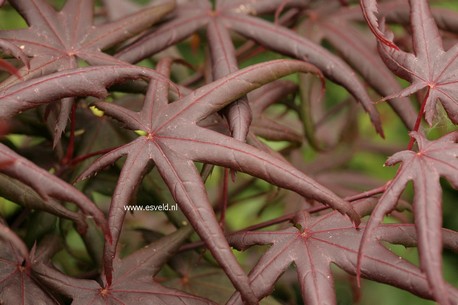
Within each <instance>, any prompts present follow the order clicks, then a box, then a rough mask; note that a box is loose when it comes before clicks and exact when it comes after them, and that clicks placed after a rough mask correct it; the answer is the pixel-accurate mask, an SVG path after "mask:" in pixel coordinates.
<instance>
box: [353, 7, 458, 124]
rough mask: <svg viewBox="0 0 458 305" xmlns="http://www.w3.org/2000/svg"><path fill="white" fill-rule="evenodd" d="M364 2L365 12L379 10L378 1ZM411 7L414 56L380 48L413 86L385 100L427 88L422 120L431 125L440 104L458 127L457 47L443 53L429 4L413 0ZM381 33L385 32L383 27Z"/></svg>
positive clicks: (457, 45)
mask: <svg viewBox="0 0 458 305" xmlns="http://www.w3.org/2000/svg"><path fill="white" fill-rule="evenodd" d="M361 1H362V3H363V6H362V7H363V9H372V10H374V9H375V8H376V0H361ZM409 3H410V22H411V27H412V30H413V32H412V40H413V50H414V54H412V53H407V52H404V51H402V50H400V49H395V48H392V47H388V46H386V44H384V43H380V44H379V50H380V52H381V55H382V58H383V59H384V60H385V62H386V64H387V66H388V67H389V68H390V69H391V70H392V71H393V72H394V73H396V74H397V75H398V76H400V77H402V78H404V79H406V80H408V81H409V82H411V85H410V86H409V87H407V88H405V89H403V90H402V91H400V92H398V93H396V94H392V95H390V96H387V97H385V99H391V98H394V97H404V96H408V95H411V94H413V93H415V92H417V91H419V90H421V89H423V88H427V93H426V96H425V97H424V100H423V101H422V107H421V109H420V113H419V117H422V116H423V115H424V116H425V119H426V121H427V122H428V123H429V124H430V125H431V124H432V122H433V120H434V117H435V116H436V113H437V108H436V106H437V105H436V104H437V102H438V101H440V103H441V104H442V106H443V107H444V109H445V111H446V112H447V114H448V116H449V118H450V119H451V120H452V122H453V123H455V124H458V85H457V84H458V77H457V75H456V70H457V69H458V44H455V45H454V46H453V47H452V48H450V49H449V50H448V51H445V50H444V48H443V45H442V39H441V36H440V33H439V30H438V28H437V25H436V23H435V21H434V18H433V16H432V14H431V10H430V8H429V3H428V1H427V0H415V1H413V0H411V1H409ZM367 14H373V13H371V12H367ZM368 22H371V23H372V25H371V28H376V27H377V24H375V23H374V22H375V19H374V18H371V19H368ZM381 29H382V30H383V29H384V25H383V24H381ZM380 32H381V31H380ZM377 35H379V33H378V34H377ZM392 37H393V34H392V33H389V34H384V35H383V36H382V38H386V39H387V40H389V41H392ZM377 38H378V39H380V38H379V37H378V36H377Z"/></svg>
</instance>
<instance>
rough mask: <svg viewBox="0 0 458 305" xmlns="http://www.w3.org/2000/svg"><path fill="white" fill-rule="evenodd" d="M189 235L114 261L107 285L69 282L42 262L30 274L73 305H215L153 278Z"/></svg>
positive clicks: (177, 235)
mask: <svg viewBox="0 0 458 305" xmlns="http://www.w3.org/2000/svg"><path fill="white" fill-rule="evenodd" d="M191 232H192V230H190V228H189V227H187V228H182V229H180V230H178V231H176V232H174V233H172V234H170V235H167V236H166V237H164V238H161V239H160V240H158V241H156V242H153V243H151V244H149V245H147V246H146V247H144V248H142V249H140V250H137V251H136V252H134V253H133V254H131V255H129V256H127V257H126V258H124V259H119V258H116V259H115V269H116V272H115V273H114V277H113V281H112V282H111V283H110V284H108V283H106V282H103V283H99V282H98V281H95V280H86V279H77V278H72V277H70V276H68V275H65V274H63V273H61V272H59V271H57V270H56V269H54V268H53V267H50V266H48V265H46V264H44V263H43V262H41V261H37V262H35V263H34V266H33V274H34V276H36V277H37V278H38V279H39V280H40V283H42V284H43V285H45V286H46V287H48V288H52V289H53V291H54V292H58V293H60V294H62V295H65V296H66V297H69V298H71V299H72V305H88V304H91V305H115V304H136V305H150V304H190V305H215V303H213V302H212V301H209V300H207V299H204V298H201V297H197V296H193V295H190V294H187V293H184V292H182V291H179V290H174V289H170V288H166V287H164V286H162V285H161V284H160V283H159V282H157V281H155V280H154V278H153V276H154V275H156V273H157V272H159V270H160V269H161V267H162V266H163V265H164V264H165V263H166V262H167V260H168V259H169V258H170V257H171V256H173V255H174V253H175V251H176V250H177V249H178V247H179V246H180V245H181V244H182V243H183V242H184V241H185V240H186V238H187V237H188V236H189V234H190V233H191Z"/></svg>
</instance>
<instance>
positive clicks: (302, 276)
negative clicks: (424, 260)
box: [227, 199, 458, 305]
mask: <svg viewBox="0 0 458 305" xmlns="http://www.w3.org/2000/svg"><path fill="white" fill-rule="evenodd" d="M373 205H374V200H372V199H370V200H363V201H360V202H357V203H355V209H356V210H357V211H358V212H359V213H360V215H361V216H364V215H366V214H368V213H369V212H370V211H371V209H372V207H373ZM363 232H364V225H361V226H360V228H359V229H355V228H354V227H353V226H351V225H348V222H347V221H346V220H345V218H344V217H342V215H340V214H339V213H336V212H335V211H333V212H331V213H328V214H325V215H323V216H315V217H312V216H310V215H308V214H307V213H305V212H299V213H298V214H297V215H296V218H295V219H294V226H291V227H289V228H287V229H284V230H280V231H259V232H254V231H252V232H241V233H236V234H233V235H232V236H230V237H229V242H230V243H231V245H233V246H234V247H235V248H237V249H240V250H244V249H247V248H248V247H250V246H252V245H271V247H270V249H269V250H267V252H266V253H265V254H264V255H263V256H262V257H261V258H260V260H259V261H258V262H257V264H256V266H255V267H254V268H253V269H252V270H251V272H250V274H249V278H250V282H251V285H252V287H253V290H254V291H255V293H256V295H257V296H258V297H259V298H262V297H265V296H267V295H269V294H270V293H271V292H272V290H273V289H274V285H275V283H276V281H277V280H278V278H279V277H280V275H281V274H282V273H283V272H284V271H285V270H286V269H287V268H288V266H289V265H291V264H292V263H294V265H295V267H296V269H297V274H298V281H299V284H300V287H301V293H302V297H303V301H304V304H307V305H335V304H337V300H336V295H335V288H334V280H333V273H332V271H331V264H335V265H337V266H338V267H339V268H341V269H343V270H345V271H346V272H347V273H349V274H351V275H354V274H355V272H356V268H355V266H356V262H357V257H358V248H359V244H360V241H361V237H362V236H363ZM444 234H452V236H456V233H455V232H453V233H452V232H450V231H448V232H447V233H444ZM373 235H374V240H373V241H371V242H370V244H368V247H367V251H366V252H365V253H364V263H363V264H362V265H361V275H362V276H363V277H365V278H368V279H371V280H375V281H379V282H382V283H386V284H390V285H393V286H396V287H399V288H402V289H404V290H408V291H410V292H412V293H414V294H417V295H419V296H421V297H423V298H429V299H432V298H434V297H435V296H434V295H433V294H432V293H431V292H430V290H429V289H428V282H427V280H426V278H425V276H424V274H423V273H422V271H421V270H420V269H419V268H418V267H416V266H414V265H413V264H411V263H409V262H408V261H406V260H404V259H402V258H401V257H399V256H398V255H396V254H394V253H393V252H391V251H389V250H388V249H387V248H386V247H385V246H384V245H383V243H382V242H389V243H395V244H403V245H406V246H415V245H416V236H415V229H414V226H413V225H412V224H391V225H383V226H380V227H378V228H377V229H376V230H374V231H373ZM447 242H448V241H447ZM450 246H451V247H454V248H455V249H456V243H454V242H453V238H452V239H451V242H450ZM406 274H408V277H406V276H405V275H406ZM446 289H447V292H449V298H450V300H456V298H457V296H458V291H457V289H456V288H453V287H452V286H446ZM227 304H231V305H233V304H243V303H242V302H241V300H240V295H239V294H238V293H235V294H234V295H233V296H232V298H231V299H230V300H229V302H228V303H227Z"/></svg>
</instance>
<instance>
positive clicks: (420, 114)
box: [407, 87, 431, 150]
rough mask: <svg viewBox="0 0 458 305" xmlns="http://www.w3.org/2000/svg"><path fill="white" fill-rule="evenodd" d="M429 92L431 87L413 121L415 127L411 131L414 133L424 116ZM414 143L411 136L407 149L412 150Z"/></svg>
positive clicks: (429, 88)
mask: <svg viewBox="0 0 458 305" xmlns="http://www.w3.org/2000/svg"><path fill="white" fill-rule="evenodd" d="M430 90H431V87H428V91H426V94H425V97H424V98H423V101H422V103H421V106H420V111H419V112H418V116H417V120H416V121H415V126H414V129H413V131H415V132H417V131H418V130H419V129H420V124H421V119H422V118H423V115H424V114H425V107H426V101H427V100H428V97H429V91H430ZM414 143H415V138H414V137H412V136H411V137H410V141H409V145H408V146H407V149H408V150H412V147H413V144H414Z"/></svg>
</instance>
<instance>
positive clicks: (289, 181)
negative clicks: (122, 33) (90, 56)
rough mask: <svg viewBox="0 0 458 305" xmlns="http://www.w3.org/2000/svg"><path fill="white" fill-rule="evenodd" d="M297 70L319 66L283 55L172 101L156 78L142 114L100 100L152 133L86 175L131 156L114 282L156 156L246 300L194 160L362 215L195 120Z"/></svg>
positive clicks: (121, 200) (118, 195)
mask: <svg viewBox="0 0 458 305" xmlns="http://www.w3.org/2000/svg"><path fill="white" fill-rule="evenodd" d="M169 64H170V63H168V62H167V61H166V60H164V61H162V62H161V64H160V65H159V67H158V69H159V71H163V73H164V75H167V74H168V71H169V70H168V69H169V68H168V65H169ZM297 71H301V72H308V71H312V72H315V73H318V72H319V71H317V70H316V68H315V67H313V66H311V65H309V64H307V63H304V62H300V61H287V60H278V61H273V62H266V63H263V64H259V65H256V66H251V67H249V68H246V69H244V70H240V71H238V72H235V73H232V74H230V75H229V76H227V77H224V78H221V79H219V80H217V81H215V82H213V83H211V84H209V85H206V86H204V87H201V88H199V89H197V90H196V91H193V92H192V93H190V94H188V95H187V96H185V97H183V98H182V99H180V100H178V101H175V102H173V103H171V104H169V103H168V99H167V96H168V85H167V83H164V82H162V81H152V82H151V84H150V87H149V89H148V93H147V95H146V97H145V102H144V105H143V109H142V110H141V111H140V112H133V111H130V110H128V109H126V108H123V107H120V106H117V105H114V104H110V103H103V102H97V103H95V105H96V107H97V108H99V109H100V110H102V111H104V112H105V114H106V115H109V116H111V117H113V118H115V119H116V120H118V121H120V122H122V123H123V125H124V126H125V127H126V128H128V129H132V130H143V131H144V132H145V134H146V135H145V136H142V137H139V138H138V139H136V140H134V141H133V142H130V143H128V144H126V145H124V146H122V147H119V148H117V149H115V150H113V151H112V152H110V153H109V154H107V155H105V156H103V157H101V158H100V159H98V160H97V161H96V162H95V163H94V164H93V165H92V166H90V167H89V168H88V169H87V171H85V172H84V173H83V174H82V177H83V178H84V177H86V176H88V175H90V174H92V173H94V172H97V171H99V170H100V169H102V168H104V167H106V166H107V165H109V164H112V163H113V162H114V161H115V160H117V159H118V158H120V157H122V156H124V155H127V159H126V161H125V164H124V166H123V169H122V171H121V174H120V177H119V181H118V184H117V187H116V190H115V192H114V194H113V200H112V204H111V208H110V216H109V224H110V228H111V232H112V235H113V237H114V241H115V242H114V243H113V244H112V245H110V244H107V247H106V249H105V252H106V253H105V255H106V262H105V269H106V270H105V272H106V273H107V277H108V281H110V280H109V278H110V274H111V272H112V271H111V270H112V266H111V261H110V257H113V255H114V253H115V250H116V248H115V247H116V241H117V239H118V237H119V234H120V232H121V226H122V221H123V218H124V214H125V210H124V209H123V206H124V205H126V204H128V203H129V201H130V200H131V198H132V196H133V195H134V192H135V189H136V185H138V184H139V182H140V181H141V179H142V177H143V175H144V174H145V173H146V172H147V171H148V170H149V169H150V168H151V165H152V163H153V162H154V165H155V166H156V167H157V169H158V171H159V173H160V174H161V176H162V178H163V179H164V181H165V182H166V184H167V185H168V187H169V189H170V192H171V194H172V196H173V197H174V199H175V201H176V202H178V204H179V205H180V208H181V210H182V211H183V212H184V214H185V215H186V216H187V217H188V219H189V221H190V222H191V224H192V225H193V226H194V228H195V229H196V231H197V233H198V234H199V235H200V237H201V238H202V239H203V240H204V241H205V242H206V243H207V244H208V246H209V248H210V250H211V252H212V254H213V255H214V256H215V258H216V259H217V260H218V262H219V263H220V264H221V266H222V267H223V268H224V270H225V271H226V273H227V274H228V275H229V277H230V279H231V281H232V282H233V284H234V286H235V287H236V288H237V289H238V290H239V291H241V293H242V294H243V295H244V297H245V298H246V301H247V303H248V302H250V303H255V302H256V300H255V299H254V296H253V295H252V293H251V291H250V288H249V284H248V281H247V278H246V275H245V273H244V272H243V270H242V269H241V268H240V266H239V265H238V264H237V261H236V260H235V257H234V256H233V254H232V252H231V250H230V249H229V246H228V245H227V242H226V240H225V238H224V235H223V233H222V231H221V228H220V226H219V224H218V222H217V220H216V217H215V214H214V212H213V209H212V207H211V205H210V203H209V200H208V197H207V194H206V191H205V187H204V185H203V182H202V180H201V178H200V175H199V173H198V172H197V170H196V168H195V166H194V164H193V161H198V162H204V163H210V164H215V165H221V166H225V167H229V168H232V169H234V170H237V171H241V172H246V173H248V174H250V175H253V176H256V177H260V178H262V179H265V180H267V181H269V182H271V183H273V184H275V185H277V186H279V187H283V188H288V189H291V190H293V191H295V192H297V193H299V194H301V195H303V196H306V197H309V198H313V199H316V200H318V201H320V202H322V203H324V204H327V205H329V206H331V207H333V208H335V209H338V210H339V211H340V212H341V213H344V214H347V215H348V216H350V218H351V219H352V220H353V221H354V222H356V223H357V222H358V219H359V218H358V215H357V214H356V213H355V212H354V211H353V209H352V208H351V206H350V205H349V204H348V203H347V202H345V201H343V200H342V199H340V198H339V197H337V196H336V195H334V194H333V193H332V192H331V191H329V190H327V189H326V188H324V187H322V186H320V185H318V184H317V183H315V182H314V181H313V180H312V179H310V178H308V177H307V176H305V175H304V174H303V173H301V172H299V171H297V170H296V169H295V168H294V167H292V166H291V165H289V164H288V163H286V162H284V161H282V160H279V159H278V158H276V157H273V156H271V155H269V154H267V153H265V152H261V151H259V150H257V149H255V148H253V147H252V146H249V145H246V144H244V143H243V142H240V141H237V140H235V139H233V138H231V137H227V136H224V135H222V134H219V133H217V132H214V131H211V130H208V129H205V128H202V127H199V126H198V125H197V124H196V123H197V122H199V121H200V120H202V119H204V118H206V117H207V116H209V115H210V114H212V113H214V112H216V111H218V110H220V109H222V108H223V107H224V106H226V105H228V104H229V103H230V102H232V101H233V100H235V99H237V98H239V97H240V96H243V95H244V94H246V93H248V92H249V91H250V90H253V89H255V88H257V87H259V86H260V85H262V84H263V83H267V82H269V81H272V80H275V79H277V78H280V77H282V76H284V75H286V74H289V73H293V72H297ZM349 223H350V222H349Z"/></svg>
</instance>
